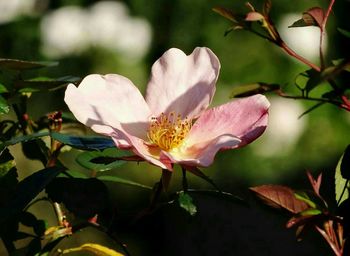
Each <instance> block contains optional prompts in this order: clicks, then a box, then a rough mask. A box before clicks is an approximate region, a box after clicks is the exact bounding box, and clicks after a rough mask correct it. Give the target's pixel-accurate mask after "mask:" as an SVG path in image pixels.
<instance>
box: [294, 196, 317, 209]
mask: <svg viewBox="0 0 350 256" xmlns="http://www.w3.org/2000/svg"><path fill="white" fill-rule="evenodd" d="M294 196H295V198H296V199H298V200H300V201H303V202H305V203H307V205H308V206H310V207H311V208H316V203H314V202H313V201H312V200H311V199H310V197H309V196H308V195H307V194H306V193H294Z"/></svg>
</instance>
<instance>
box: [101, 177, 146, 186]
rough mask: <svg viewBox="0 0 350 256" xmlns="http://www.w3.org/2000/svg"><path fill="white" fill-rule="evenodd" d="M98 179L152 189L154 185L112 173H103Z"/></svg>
mask: <svg viewBox="0 0 350 256" xmlns="http://www.w3.org/2000/svg"><path fill="white" fill-rule="evenodd" d="M97 179H99V180H101V181H111V182H116V183H120V184H124V185H129V186H136V187H140V188H146V189H152V187H150V186H147V185H143V184H140V183H137V182H134V181H131V180H128V179H124V178H121V177H118V176H115V175H114V176H110V175H101V176H97Z"/></svg>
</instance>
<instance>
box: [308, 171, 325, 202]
mask: <svg viewBox="0 0 350 256" xmlns="http://www.w3.org/2000/svg"><path fill="white" fill-rule="evenodd" d="M306 174H307V177H308V178H309V181H310V183H311V186H312V188H313V190H314V191H315V193H316V195H318V196H320V187H321V182H322V173H321V174H320V175H318V177H317V180H315V179H314V177H312V174H311V173H310V172H309V171H307V172H306Z"/></svg>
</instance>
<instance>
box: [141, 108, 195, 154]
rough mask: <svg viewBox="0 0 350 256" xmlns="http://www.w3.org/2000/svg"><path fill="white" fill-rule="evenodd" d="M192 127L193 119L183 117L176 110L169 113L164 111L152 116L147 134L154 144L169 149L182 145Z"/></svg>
mask: <svg viewBox="0 0 350 256" xmlns="http://www.w3.org/2000/svg"><path fill="white" fill-rule="evenodd" d="M191 127H192V120H191V119H188V118H187V117H186V118H185V119H182V118H181V115H180V114H178V115H176V114H175V113H174V112H171V113H169V114H168V115H166V114H164V113H162V114H160V116H158V117H152V119H151V123H150V127H149V131H148V133H147V136H148V139H149V140H150V142H151V143H152V144H154V145H157V146H159V148H160V149H162V150H166V151H169V150H171V149H174V148H176V147H178V146H180V144H181V143H182V142H183V140H184V138H185V137H186V136H187V134H188V132H189V131H190V130H191Z"/></svg>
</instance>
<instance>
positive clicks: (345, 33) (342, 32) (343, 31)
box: [337, 28, 350, 38]
mask: <svg viewBox="0 0 350 256" xmlns="http://www.w3.org/2000/svg"><path fill="white" fill-rule="evenodd" d="M337 30H338V31H339V32H340V34H342V35H343V36H346V37H348V38H350V31H348V30H345V29H342V28H337Z"/></svg>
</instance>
